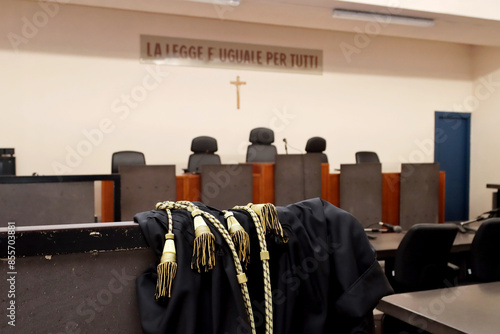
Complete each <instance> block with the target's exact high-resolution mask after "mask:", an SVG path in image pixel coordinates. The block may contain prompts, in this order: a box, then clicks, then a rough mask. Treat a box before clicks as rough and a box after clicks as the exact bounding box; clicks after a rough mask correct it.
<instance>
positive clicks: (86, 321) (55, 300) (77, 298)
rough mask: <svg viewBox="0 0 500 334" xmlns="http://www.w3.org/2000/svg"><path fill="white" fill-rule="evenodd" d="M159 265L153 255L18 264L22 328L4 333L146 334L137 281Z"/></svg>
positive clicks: (0, 326) (3, 328) (2, 328)
mask: <svg viewBox="0 0 500 334" xmlns="http://www.w3.org/2000/svg"><path fill="white" fill-rule="evenodd" d="M153 262H154V256H153V254H152V252H151V250H150V249H143V250H130V251H112V252H104V253H76V254H66V255H52V256H50V255H48V256H33V257H22V258H17V259H16V265H17V266H16V270H17V275H16V292H18V293H16V298H15V301H16V327H11V326H9V325H8V324H7V321H1V322H0V332H2V333H5V334H7V333H21V332H22V333H117V334H118V333H141V326H140V322H139V309H138V306H137V297H136V289H135V279H136V277H137V276H138V275H139V274H141V273H142V272H143V271H144V270H146V268H147V267H148V266H149V265H150V264H151V263H153ZM4 263H7V262H4ZM3 269H4V272H7V270H6V269H7V268H6V266H4V267H3ZM6 285H7V281H6V280H5V279H3V280H2V282H1V283H0V289H1V291H8V289H7V286H6ZM5 296H7V293H5ZM7 302H8V299H7V298H2V301H1V302H0V305H1V307H2V309H3V310H6V309H7V305H6V303H7ZM4 317H5V315H4Z"/></svg>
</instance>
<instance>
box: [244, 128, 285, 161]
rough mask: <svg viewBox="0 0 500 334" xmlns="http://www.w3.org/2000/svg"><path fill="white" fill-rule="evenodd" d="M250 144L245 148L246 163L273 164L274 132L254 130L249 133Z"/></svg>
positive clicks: (274, 156)
mask: <svg viewBox="0 0 500 334" xmlns="http://www.w3.org/2000/svg"><path fill="white" fill-rule="evenodd" d="M250 142H251V144H250V145H248V148H247V157H246V162H274V161H275V159H276V154H277V153H278V152H277V150H276V146H274V145H272V143H274V131H273V130H271V129H268V128H255V129H253V130H252V131H250Z"/></svg>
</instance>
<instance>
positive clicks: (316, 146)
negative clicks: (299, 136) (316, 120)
mask: <svg viewBox="0 0 500 334" xmlns="http://www.w3.org/2000/svg"><path fill="white" fill-rule="evenodd" d="M325 150H326V140H325V139H324V138H321V137H312V138H309V140H308V141H307V143H306V152H307V154H321V162H323V163H328V157H327V156H326V154H325V153H323V152H324V151H325Z"/></svg>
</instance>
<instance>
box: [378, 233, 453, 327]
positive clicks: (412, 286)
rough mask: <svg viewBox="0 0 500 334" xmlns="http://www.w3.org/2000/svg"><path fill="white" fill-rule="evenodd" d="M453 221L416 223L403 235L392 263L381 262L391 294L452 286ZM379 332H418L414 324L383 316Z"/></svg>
mask: <svg viewBox="0 0 500 334" xmlns="http://www.w3.org/2000/svg"><path fill="white" fill-rule="evenodd" d="M457 231H458V227H457V226H456V225H455V224H416V225H413V226H412V227H411V228H410V229H409V230H408V231H407V232H406V234H405V236H404V237H403V239H402V240H401V243H400V244H399V247H398V249H397V250H396V256H395V258H394V262H392V261H386V262H385V271H386V276H387V277H388V278H389V282H390V283H391V285H392V288H393V289H394V292H395V293H403V292H410V291H421V290H430V289H437V288H444V287H448V286H451V285H453V283H454V281H455V280H454V279H455V278H456V277H457V276H458V272H457V271H456V270H454V269H452V268H451V267H450V266H449V265H448V257H449V253H450V249H451V246H452V245H453V241H454V240H455V237H456V235H457ZM382 331H383V333H407V334H421V333H428V332H425V331H424V332H422V330H420V329H419V328H417V327H414V326H412V325H410V324H407V323H405V322H403V321H401V320H399V319H397V318H394V317H392V316H389V315H387V314H385V315H383V318H382Z"/></svg>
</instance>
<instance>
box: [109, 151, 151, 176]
mask: <svg viewBox="0 0 500 334" xmlns="http://www.w3.org/2000/svg"><path fill="white" fill-rule="evenodd" d="M145 164H146V159H145V158H144V153H142V152H137V151H119V152H115V153H113V155H112V157H111V173H118V167H120V166H125V165H145Z"/></svg>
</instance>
